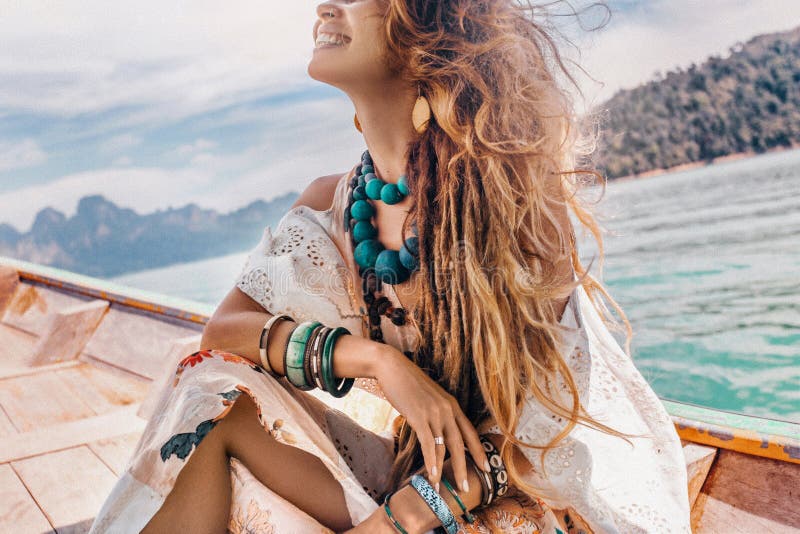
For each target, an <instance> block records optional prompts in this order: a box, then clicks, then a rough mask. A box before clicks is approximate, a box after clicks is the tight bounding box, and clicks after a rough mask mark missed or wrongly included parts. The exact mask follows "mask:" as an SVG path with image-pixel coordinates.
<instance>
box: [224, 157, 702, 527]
mask: <svg viewBox="0 0 800 534" xmlns="http://www.w3.org/2000/svg"><path fill="white" fill-rule="evenodd" d="M351 173H352V171H351ZM350 176H351V174H347V175H344V176H343V177H342V178H341V179H340V181H339V183H338V185H337V187H336V192H335V195H334V201H333V204H332V206H331V208H329V209H328V210H325V211H317V210H313V209H311V208H308V207H305V206H299V207H296V208H294V209H292V210H290V211H289V212H288V213H287V214H286V215H285V216H284V217H283V218H282V219H281V221H280V222H279V223H278V225H277V228H276V231H275V234H274V235H273V233H272V232H271V230H270V228H269V227H267V228H266V229H265V230H264V234H263V237H262V239H261V241H260V243H259V244H258V245H257V246H256V247H255V248H254V249H253V250H252V252H251V253H250V254H249V256H248V258H247V260H246V262H245V265H244V266H243V268H242V271H241V273H240V275H239V277H238V279H237V287H239V289H241V290H242V291H243V292H245V293H246V294H248V295H249V296H250V297H251V298H253V299H254V300H255V301H256V302H258V303H259V304H261V305H262V306H263V307H264V308H265V309H267V310H268V311H269V312H270V313H273V314H283V313H285V314H288V315H290V316H292V317H294V318H295V319H296V320H298V321H306V320H312V319H313V320H318V321H321V322H322V323H324V324H326V325H328V326H344V327H345V328H347V329H348V330H350V332H351V333H353V334H356V335H359V333H360V335H362V336H363V337H367V332H368V330H367V324H366V320H365V315H366V310H365V309H364V307H363V299H362V295H361V285H360V280H359V278H358V275H357V270H356V267H355V264H354V262H353V260H352V258H353V254H352V247H351V245H350V241H349V236H348V235H346V234H345V233H344V227H343V224H344V223H343V217H342V214H343V209H344V202H345V200H346V188H347V182H348V180H349V179H350ZM384 288H385V290H386V293H387V296H388V297H389V298H390V300H392V301H393V304H394V305H395V306H400V305H401V304H400V302H399V300H398V299H397V295H396V294H395V293H394V292H393V291H392V289H391V286H390V285H388V284H386V285H384ZM381 321H382V323H381V326H382V329H383V333H384V339H385V340H386V342H387V343H389V344H390V345H392V346H394V347H396V348H398V349H399V350H401V351H406V350H413V348H414V347H413V345H414V339H415V338H414V335H413V332H411V327H410V325H406V326H397V325H394V324H393V323H392V322H391V321H390V320H389V319H388V318H386V317H383V318H382V319H381ZM561 324H562V325H563V326H566V327H567V328H568V334H567V335H565V336H564V338H563V340H562V344H563V347H562V348H563V352H562V354H564V356H565V358H566V361H567V363H568V365H569V367H570V369H571V372H572V375H573V378H574V380H575V383H576V385H577V387H578V390H579V397H580V399H581V402H582V404H583V405H584V407H586V409H587V410H588V412H589V414H590V415H592V416H593V417H594V418H596V419H597V420H599V421H600V422H601V423H603V424H606V425H608V426H610V427H611V428H613V429H615V430H619V431H623V432H628V433H634V434H641V435H644V437H638V438H630V439H631V442H632V444H633V445H632V446H631V445H629V444H628V443H627V442H626V441H624V440H623V439H622V438H618V437H616V436H612V435H608V434H606V433H603V432H601V431H598V430H594V429H592V428H588V427H586V426H584V425H578V426H576V427H575V428H574V429H573V430H572V431H571V432H570V433H569V435H568V436H567V437H566V438H564V439H563V440H562V441H561V442H560V443H559V444H558V445H557V446H556V447H555V448H554V449H552V450H551V451H550V452H549V453H548V454H547V455H545V472H544V473H543V472H541V471H540V469H541V464H540V459H541V450H539V449H535V448H527V447H523V448H522V452H523V454H524V456H525V457H526V458H527V459H528V461H529V463H530V470H529V471H528V472H527V473H526V474H525V476H524V479H525V481H526V482H528V483H531V484H533V485H534V486H536V487H539V488H541V489H542V495H543V496H542V500H543V501H545V502H546V503H547V505H549V506H550V507H552V508H560V509H566V508H568V507H569V508H571V509H572V510H574V512H576V513H577V514H578V515H579V516H580V517H581V518H582V519H583V520H584V522H585V523H586V524H587V525H588V526H589V527H590V528H591V529H592V530H593V531H595V532H624V533H639V532H691V529H690V526H689V525H690V522H689V510H690V508H689V500H688V491H687V475H686V469H685V461H684V456H683V450H682V447H681V444H680V440H679V438H678V435H677V432H676V431H675V428H674V426H673V424H672V422H671V420H670V418H669V415H668V413H667V412H666V409H665V408H664V406H663V404H662V403H661V401H660V400H659V399H658V397H657V396H656V394H655V393H654V392H653V390H652V388H651V387H650V386H649V384H648V383H647V382H646V381H645V379H644V378H643V377H642V375H641V373H640V372H639V371H638V370H637V369H636V367H635V365H634V363H633V362H632V361H631V360H630V359H629V358H628V357H627V356H626V355H625V353H624V351H623V350H622V349H621V348H620V346H619V344H618V343H617V341H616V340H615V339H614V338H613V336H612V335H611V333H610V332H609V331H608V329H607V327H606V326H605V324H604V323H603V322H602V320H601V319H600V316H599V315H598V313H597V311H596V310H595V309H594V306H593V305H592V303H591V301H590V298H589V296H588V294H586V292H585V290H584V289H583V288H582V287H580V286H579V287H578V288H576V289H575V290H574V291H573V293H572V295H571V296H570V299H569V303H568V306H567V309H566V310H565V313H564V316H563V317H562V319H561ZM355 386H356V387H358V388H361V389H363V390H365V391H369V392H370V393H372V394H374V395H376V396H377V397H379V398H384V397H383V395H382V392H381V391H380V387H379V386H378V385H377V383H376V382H375V381H374V380H370V379H358V380H357V381H356V384H355ZM540 386H541V387H542V388H543V390H544V391H548V392H549V395H550V396H551V398H554V399H557V400H558V401H559V402H560V403H561V404H562V405H564V406H566V407H567V408H569V407H571V404H572V399H571V397H569V395H568V389H567V386H566V382H565V381H564V379H563V377H562V376H560V375H559V376H557V378H556V380H555V384H550V385H548V384H544V383H540ZM489 423H491V421H490V422H489ZM565 424H566V421H565V420H564V419H563V418H562V417H560V416H558V415H557V414H555V413H553V412H551V411H550V410H549V409H548V408H547V407H546V406H544V405H543V404H541V403H540V402H539V401H538V400H536V399H535V398H534V397H533V396H532V395H531V396H529V397H528V398H527V399H526V402H525V405H524V408H523V412H522V415H521V417H520V421H519V425H518V427H517V429H516V431H515V436H516V437H517V438H518V439H521V440H522V441H524V442H525V443H530V444H533V445H537V446H540V447H542V446H544V445H546V444H547V443H548V442H550V441H551V440H552V438H553V437H554V436H556V435H557V434H558V433H559V432H560V431H561V430H562V429H563V428H564V426H565ZM478 430H479V432H481V433H483V432H494V433H500V430H499V428H498V427H497V426H496V425H491V424H481V425H480V426H479V428H478ZM545 495H546V496H545Z"/></svg>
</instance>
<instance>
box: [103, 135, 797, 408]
mask: <svg viewBox="0 0 800 534" xmlns="http://www.w3.org/2000/svg"><path fill="white" fill-rule="evenodd" d="M596 212H597V215H598V216H599V217H600V218H601V224H602V225H603V226H604V227H605V228H607V229H608V230H609V232H610V233H611V234H612V235H607V236H606V263H605V269H604V273H603V280H604V282H605V284H606V286H607V288H608V289H609V291H610V292H611V295H612V296H613V297H614V298H615V299H616V300H617V301H618V302H619V304H620V305H621V306H622V308H623V309H624V310H625V312H626V313H627V314H628V317H629V319H630V320H631V323H632V326H633V329H634V338H633V342H632V350H633V356H634V359H635V361H636V365H637V367H638V368H639V369H640V371H641V372H642V374H643V375H644V377H645V378H646V379H647V380H648V381H649V382H650V384H651V385H652V387H653V389H654V390H655V391H656V393H658V395H659V396H660V397H662V398H667V399H672V400H678V401H685V402H691V403H695V404H700V405H704V406H711V407H715V408H721V409H725V410H731V411H737V412H742V413H746V414H752V415H758V416H763V417H772V418H776V419H784V420H792V421H798V422H800V150H795V151H791V152H781V153H776V154H766V155H762V156H758V157H754V158H750V159H746V160H740V161H735V162H728V163H724V164H718V165H714V166H710V167H704V168H700V169H695V170H691V171H685V172H681V173H673V174H667V175H662V176H657V177H652V178H646V179H640V180H633V181H629V182H616V183H613V182H612V183H611V184H610V185H609V186H608V188H607V191H606V196H605V198H604V199H603V201H602V202H601V203H600V204H599V205H598V206H597V208H596ZM254 245H255V244H254ZM592 254H593V247H592V245H591V243H590V242H584V244H583V245H582V247H581V255H582V256H583V257H584V259H587V260H588V259H589V258H590V257H591V256H592ZM245 256H246V254H234V255H230V256H225V257H223V258H215V259H212V260H206V261H201V262H194V263H187V264H182V265H175V266H171V267H166V268H162V269H155V270H151V271H143V272H140V273H133V274H129V275H124V276H120V277H117V278H114V281H115V282H118V283H122V284H125V285H130V286H134V287H139V288H142V289H147V290H151V291H156V292H160V293H165V294H169V295H174V296H180V297H183V298H189V299H193V300H198V301H201V302H207V303H210V304H217V303H218V302H219V301H220V300H221V299H222V298H223V297H224V295H225V294H226V293H227V292H228V291H230V289H231V288H232V287H233V285H234V283H235V280H236V277H237V275H238V274H239V270H240V269H241V266H242V265H243V263H244V258H245ZM615 335H616V334H615ZM617 337H618V338H619V336H617Z"/></svg>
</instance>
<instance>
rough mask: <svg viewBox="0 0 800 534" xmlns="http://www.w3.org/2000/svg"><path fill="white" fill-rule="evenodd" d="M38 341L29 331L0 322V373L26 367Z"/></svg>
mask: <svg viewBox="0 0 800 534" xmlns="http://www.w3.org/2000/svg"><path fill="white" fill-rule="evenodd" d="M38 341H39V338H38V337H36V336H35V335H33V334H31V333H29V332H25V331H24V330H20V329H19V328H16V327H13V326H9V325H6V324H3V323H0V374H5V373H13V372H15V371H16V372H18V371H21V370H23V369H27V368H28V367H29V366H30V361H31V356H32V355H33V348H34V347H35V346H36V343H37V342H38Z"/></svg>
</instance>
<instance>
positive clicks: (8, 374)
mask: <svg viewBox="0 0 800 534" xmlns="http://www.w3.org/2000/svg"><path fill="white" fill-rule="evenodd" d="M80 364H81V362H80V361H78V360H71V361H68V362H61V363H51V364H50V365H40V366H38V367H15V368H13V369H7V370H0V380H5V379H7V378H17V377H20V376H28V375H36V374H44V373H52V372H54V371H58V370H59V369H69V368H70V367H77V366H78V365H80Z"/></svg>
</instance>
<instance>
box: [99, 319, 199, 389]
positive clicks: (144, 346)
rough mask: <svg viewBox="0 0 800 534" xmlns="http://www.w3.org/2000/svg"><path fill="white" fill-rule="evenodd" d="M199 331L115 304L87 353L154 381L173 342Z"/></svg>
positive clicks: (101, 324)
mask: <svg viewBox="0 0 800 534" xmlns="http://www.w3.org/2000/svg"><path fill="white" fill-rule="evenodd" d="M197 333H198V332H197V330H195V329H194V328H188V327H185V326H179V325H175V324H172V323H169V322H166V321H162V320H159V319H156V318H153V317H151V316H148V315H146V314H143V313H136V312H131V311H124V310H122V309H120V308H119V307H118V306H116V305H113V306H111V308H110V309H109V310H108V313H107V314H106V316H105V318H104V319H103V321H102V322H101V323H100V325H99V326H98V327H97V330H96V331H95V334H94V336H92V339H90V340H89V343H87V345H86V349H85V350H84V352H85V354H87V355H89V356H92V357H93V358H96V359H98V360H103V361H106V362H108V363H110V364H112V365H116V366H118V367H121V368H123V369H128V370H130V371H131V372H134V373H136V374H139V375H142V376H144V377H147V378H150V379H155V378H156V377H158V376H159V374H160V373H161V371H162V370H163V368H164V366H165V365H168V363H167V362H166V361H165V360H164V358H165V357H166V355H167V354H168V353H169V350H170V347H171V346H172V340H174V339H177V338H182V337H187V336H193V335H197Z"/></svg>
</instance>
